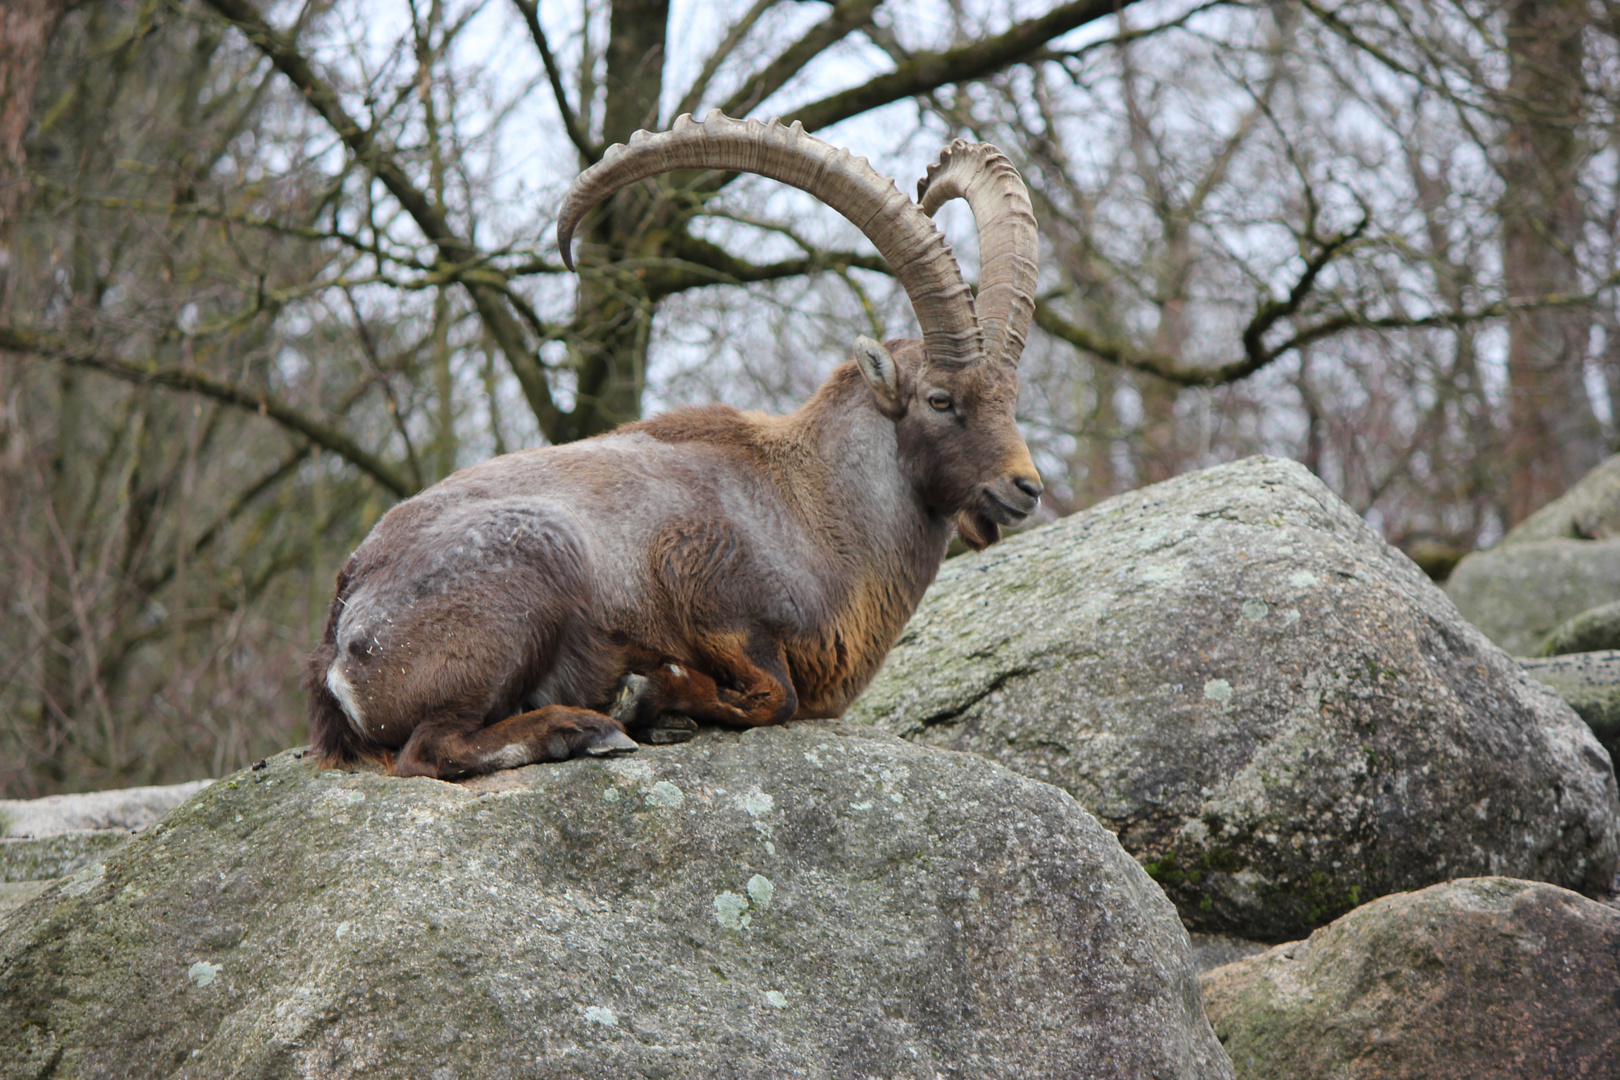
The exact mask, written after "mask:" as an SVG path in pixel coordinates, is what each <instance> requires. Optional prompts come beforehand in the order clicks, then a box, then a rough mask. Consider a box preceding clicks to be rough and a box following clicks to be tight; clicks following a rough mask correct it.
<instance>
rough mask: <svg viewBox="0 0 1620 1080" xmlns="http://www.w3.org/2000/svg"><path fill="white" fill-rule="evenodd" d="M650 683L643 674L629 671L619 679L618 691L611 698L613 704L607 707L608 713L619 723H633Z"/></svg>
mask: <svg viewBox="0 0 1620 1080" xmlns="http://www.w3.org/2000/svg"><path fill="white" fill-rule="evenodd" d="M651 685H652V684H651V683H649V682H648V681H647V677H646V676H645V675H637V674H636V673H635V672H633V671H632V672H630V673H629V674H627V675H625V676H624V678H622V679H620V680H619V693H618V696H617V697H615V698H614V699H613V705H612V707H611V708H609V709H608V713H607V714H608V715H609V716H611V717H613V719H615V720H617V721H618V722H619V723H621V724H632V723H635V719H636V713H638V712H639V711H640V710H641V703H642V702H643V701H644V700H646V697H647V688H648V687H649V686H651Z"/></svg>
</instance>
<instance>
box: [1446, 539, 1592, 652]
mask: <svg viewBox="0 0 1620 1080" xmlns="http://www.w3.org/2000/svg"><path fill="white" fill-rule="evenodd" d="M1446 595H1447V596H1449V597H1450V598H1451V601H1452V603H1454V604H1456V605H1457V610H1458V611H1459V612H1461V613H1462V616H1463V618H1465V619H1467V620H1468V621H1469V622H1470V623H1472V624H1474V625H1475V626H1476V627H1478V628H1479V629H1480V630H1481V631H1483V632H1484V634H1485V636H1486V637H1488V638H1490V639H1491V640H1492V641H1494V642H1496V644H1498V645H1500V646H1501V647H1502V648H1503V649H1504V650H1506V651H1507V652H1510V653H1512V654H1513V655H1514V656H1531V655H1534V654H1535V652H1536V651H1537V650H1538V649H1539V648H1540V647H1541V645H1542V643H1543V642H1544V641H1546V639H1547V636H1548V635H1549V634H1551V633H1552V632H1553V630H1555V629H1557V628H1558V627H1559V626H1560V625H1561V624H1563V623H1565V622H1567V621H1568V620H1570V619H1573V618H1575V617H1576V616H1577V615H1580V614H1581V613H1582V612H1585V611H1588V610H1590V609H1591V608H1594V607H1598V606H1600V605H1603V604H1609V603H1613V602H1615V601H1617V600H1620V539H1614V540H1526V541H1524V542H1522V543H1515V544H1505V543H1504V544H1498V545H1497V546H1496V547H1494V548H1492V549H1490V550H1489V551H1476V552H1475V553H1474V554H1472V555H1469V556H1468V557H1467V558H1465V559H1463V560H1462V561H1461V562H1459V563H1458V564H1457V568H1456V569H1455V570H1453V571H1452V572H1451V577H1450V578H1449V579H1447V581H1446Z"/></svg>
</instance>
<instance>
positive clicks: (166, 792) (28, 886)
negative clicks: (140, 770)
mask: <svg viewBox="0 0 1620 1080" xmlns="http://www.w3.org/2000/svg"><path fill="white" fill-rule="evenodd" d="M212 783H213V781H212V780H193V781H191V782H190V783H185V784H172V785H168V786H165V787H138V788H123V789H120V790H117V791H94V792H90V793H88V794H84V795H48V796H46V797H45V798H43V799H0V921H4V920H5V919H6V917H7V916H8V915H10V914H11V913H12V912H14V911H15V910H17V909H18V908H19V907H21V906H22V905H23V904H24V903H26V902H27V901H29V900H32V899H33V898H34V897H35V896H38V895H39V894H40V893H41V892H43V891H44V889H45V887H46V885H47V884H48V883H49V882H51V881H53V880H55V879H56V878H59V877H65V876H67V875H68V874H72V873H77V872H78V871H80V870H82V869H84V868H85V867H87V866H89V865H91V864H92V863H94V862H97V861H99V860H100V859H101V858H102V857H103V856H105V855H106V854H107V853H108V852H110V851H112V850H113V849H114V848H116V847H117V846H118V845H119V844H122V843H123V842H124V841H126V840H128V839H129V837H130V833H132V832H134V831H135V830H137V829H144V828H146V826H148V825H150V824H152V823H153V822H154V821H156V820H157V819H158V818H160V817H162V816H163V815H164V814H166V813H168V812H169V811H170V810H173V809H174V808H175V807H177V806H179V805H180V804H181V803H182V802H184V801H185V800H187V799H189V798H190V797H191V796H193V795H195V794H196V793H197V792H199V791H201V790H202V789H203V788H205V787H207V786H208V785H209V784H212Z"/></svg>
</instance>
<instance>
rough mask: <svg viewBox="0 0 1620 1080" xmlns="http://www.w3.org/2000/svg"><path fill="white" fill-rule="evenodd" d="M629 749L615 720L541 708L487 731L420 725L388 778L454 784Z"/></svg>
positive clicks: (476, 725) (454, 723) (465, 725)
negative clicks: (429, 778) (481, 775)
mask: <svg viewBox="0 0 1620 1080" xmlns="http://www.w3.org/2000/svg"><path fill="white" fill-rule="evenodd" d="M635 749H636V744H635V740H633V739H631V738H630V736H628V735H626V734H625V733H624V725H622V724H620V723H619V722H618V721H617V720H614V719H612V718H611V717H607V716H603V715H602V714H601V713H599V712H593V711H592V710H590V709H575V708H570V707H569V706H567V705H547V706H546V707H545V708H543V709H535V710H533V711H532V712H526V713H520V714H518V715H517V716H513V717H508V718H507V719H505V720H502V721H500V722H499V723H495V724H490V725H489V726H488V727H484V726H482V723H481V721H480V720H472V721H470V722H469V721H466V720H429V721H426V722H424V723H422V724H420V725H418V726H417V728H416V730H415V731H413V732H412V733H411V737H410V740H409V741H408V742H406V743H405V746H404V748H403V749H402V750H401V751H400V753H399V759H398V760H397V761H396V762H395V763H394V775H395V776H433V777H437V778H438V779H440V780H454V779H456V778H457V777H462V776H471V775H474V774H476V773H486V772H493V771H494V770H496V769H513V768H516V767H518V766H519V765H532V764H534V763H535V762H539V761H566V760H567V759H569V758H571V757H577V756H578V755H580V754H590V755H592V756H596V757H601V756H609V755H615V754H628V753H630V752H632V751H634V750H635Z"/></svg>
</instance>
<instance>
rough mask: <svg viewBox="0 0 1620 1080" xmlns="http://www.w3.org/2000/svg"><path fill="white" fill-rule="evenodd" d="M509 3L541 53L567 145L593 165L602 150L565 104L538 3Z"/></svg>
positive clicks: (531, 0) (527, 0)
mask: <svg viewBox="0 0 1620 1080" xmlns="http://www.w3.org/2000/svg"><path fill="white" fill-rule="evenodd" d="M512 3H514V4H516V5H517V9H518V10H519V11H521V12H522V13H523V21H524V22H525V23H527V24H528V26H529V36H530V37H532V38H534V46H535V48H537V49H539V50H540V62H541V63H542V64H544V65H545V66H546V78H547V79H549V80H550V81H551V93H552V96H553V97H555V98H556V99H557V111H558V112H559V113H561V114H562V122H563V130H564V131H566V132H567V133H568V141H569V142H571V143H573V144H574V149H576V150H578V151H579V156H580V157H581V158H583V159H584V160H585V164H587V165H594V164H596V163H597V162H598V161H600V160H601V158H602V148H601V147H599V146H597V145H596V144H595V143H593V142H591V138H590V136H589V135H587V134H586V133H585V130H584V129H583V128H581V127H580V126H579V119H578V117H576V116H575V115H574V110H573V107H572V106H570V105H569V104H568V94H567V93H566V92H565V91H564V90H563V84H562V71H561V69H559V68H558V67H557V58H556V57H554V56H552V55H551V46H550V45H549V44H547V42H546V31H545V29H544V28H543V27H542V26H541V25H540V0H512Z"/></svg>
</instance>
